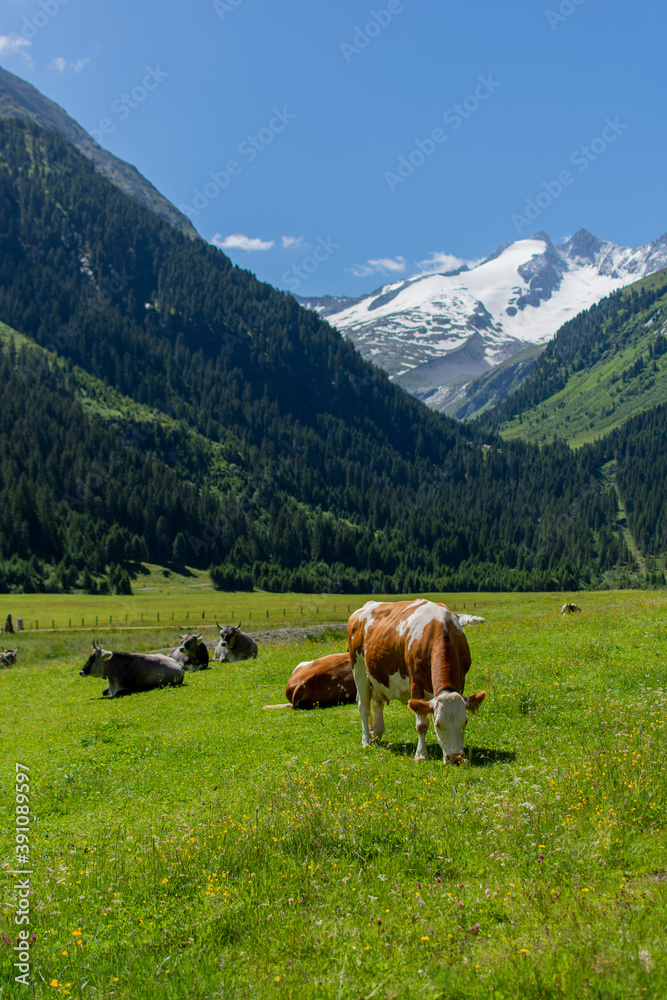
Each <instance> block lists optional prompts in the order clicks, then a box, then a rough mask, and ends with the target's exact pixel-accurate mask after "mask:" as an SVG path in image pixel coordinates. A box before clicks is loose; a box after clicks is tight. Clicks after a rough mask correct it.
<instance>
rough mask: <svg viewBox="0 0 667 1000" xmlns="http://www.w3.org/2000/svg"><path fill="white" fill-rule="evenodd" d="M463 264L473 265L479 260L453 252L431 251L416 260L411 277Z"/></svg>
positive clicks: (452, 268) (455, 267)
mask: <svg viewBox="0 0 667 1000" xmlns="http://www.w3.org/2000/svg"><path fill="white" fill-rule="evenodd" d="M464 264H467V265H468V267H475V265H476V264H479V260H464V259H463V258H462V257H457V256H456V255H455V254H453V253H443V252H442V251H433V252H432V253H431V256H430V257H427V258H426V259H425V260H419V261H417V263H416V264H415V269H416V270H415V272H414V274H413V277H414V278H418V277H421V275H423V274H441V273H442V272H443V271H455V270H456V269H457V268H459V267H463V265H464Z"/></svg>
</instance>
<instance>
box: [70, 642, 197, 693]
mask: <svg viewBox="0 0 667 1000" xmlns="http://www.w3.org/2000/svg"><path fill="white" fill-rule="evenodd" d="M79 676H81V677H106V678H107V680H108V681H109V686H108V687H107V688H105V690H104V691H103V692H102V694H103V695H107V694H108V695H109V697H110V698H120V697H121V695H125V694H135V693H136V692H138V691H152V690H153V689H154V688H161V687H166V685H167V684H172V685H179V684H182V683H183V676H184V671H183V667H182V666H181V664H180V663H177V662H176V660H172V658H171V657H170V656H163V655H162V654H161V653H112V652H111V651H110V650H108V649H102V647H101V646H100V645H99V644H98V643H96V642H94V643H93V651H92V653H91V654H90V656H89V657H88V660H87V661H86V664H85V666H84V668H83V670H80V671H79Z"/></svg>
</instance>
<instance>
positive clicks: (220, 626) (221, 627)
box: [215, 622, 224, 632]
mask: <svg viewBox="0 0 667 1000" xmlns="http://www.w3.org/2000/svg"><path fill="white" fill-rule="evenodd" d="M215 624H216V625H217V626H218V628H219V629H220V631H221V632H222V630H223V628H224V625H221V624H220V623H219V622H216V623H215Z"/></svg>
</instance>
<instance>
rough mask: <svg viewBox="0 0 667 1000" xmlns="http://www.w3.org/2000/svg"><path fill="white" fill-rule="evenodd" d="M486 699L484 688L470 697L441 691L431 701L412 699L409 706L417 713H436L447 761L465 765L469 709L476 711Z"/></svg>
mask: <svg viewBox="0 0 667 1000" xmlns="http://www.w3.org/2000/svg"><path fill="white" fill-rule="evenodd" d="M485 698H486V691H480V692H479V693H478V694H473V695H471V696H470V697H469V698H464V697H463V696H462V695H460V694H459V693H458V692H457V691H441V692H440V693H439V694H437V695H436V696H435V698H432V699H431V701H418V700H417V699H416V698H411V699H410V701H409V702H408V708H409V709H410V710H411V711H412V712H414V713H415V715H432V716H433V725H434V726H435V735H436V736H437V737H438V743H439V744H440V747H441V749H442V759H443V762H444V763H445V764H461V763H463V762H464V761H465V753H464V750H463V738H464V735H465V728H466V726H467V725H468V712H476V711H477V709H478V708H479V706H480V705H481V704H482V702H483V701H484V699H485Z"/></svg>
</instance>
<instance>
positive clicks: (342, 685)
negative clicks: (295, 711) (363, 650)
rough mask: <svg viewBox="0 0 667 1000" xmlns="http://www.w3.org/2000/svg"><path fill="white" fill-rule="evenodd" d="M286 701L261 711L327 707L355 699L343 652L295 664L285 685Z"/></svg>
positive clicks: (355, 689)
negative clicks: (287, 700) (287, 699)
mask: <svg viewBox="0 0 667 1000" xmlns="http://www.w3.org/2000/svg"><path fill="white" fill-rule="evenodd" d="M285 694H286V695H287V697H288V698H289V702H287V703H283V704H281V705H265V706H264V708H290V707H291V708H330V707H331V706H332V705H350V704H353V703H354V702H355V701H356V700H357V686H356V684H355V683H354V677H353V676H352V670H351V669H350V657H349V656H348V654H347V653H332V654H331V655H330V656H321V657H320V658H319V659H317V660H305V661H304V662H303V663H299V664H298V666H296V667H295V668H294V670H293V672H292V675H291V677H290V679H289V680H288V682H287V687H286V689H285Z"/></svg>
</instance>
